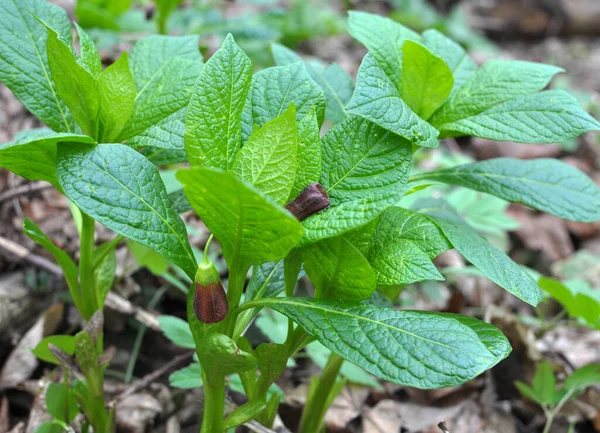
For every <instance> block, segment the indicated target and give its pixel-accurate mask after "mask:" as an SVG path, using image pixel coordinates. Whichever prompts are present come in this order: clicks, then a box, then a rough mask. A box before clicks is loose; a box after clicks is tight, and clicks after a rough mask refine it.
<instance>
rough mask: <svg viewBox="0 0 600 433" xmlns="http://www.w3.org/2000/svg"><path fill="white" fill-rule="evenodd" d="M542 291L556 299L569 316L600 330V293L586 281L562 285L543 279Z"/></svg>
mask: <svg viewBox="0 0 600 433" xmlns="http://www.w3.org/2000/svg"><path fill="white" fill-rule="evenodd" d="M538 283H539V285H540V287H541V288H542V290H543V291H544V292H546V293H548V294H549V295H550V296H551V297H552V298H553V299H555V300H556V301H557V302H558V303H559V304H560V305H561V306H562V307H563V308H564V309H565V311H566V312H567V313H568V315H569V316H570V317H571V318H573V319H575V320H576V323H581V324H583V325H585V326H588V327H590V328H592V329H598V330H600V292H598V290H594V289H592V288H591V287H590V286H588V284H587V283H586V282H585V281H581V280H570V281H565V282H564V283H561V282H560V281H558V280H555V279H553V278H547V277H542V278H540V280H539V281H538Z"/></svg>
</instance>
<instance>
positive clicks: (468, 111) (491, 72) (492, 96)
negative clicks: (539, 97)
mask: <svg viewBox="0 0 600 433" xmlns="http://www.w3.org/2000/svg"><path fill="white" fill-rule="evenodd" d="M562 71H563V70H562V69H561V68H558V67H556V66H552V65H544V64H542V63H532V62H524V61H521V60H497V59H492V60H488V61H487V62H486V63H485V64H484V65H483V66H482V67H481V68H479V69H478V70H477V72H475V74H474V75H473V76H471V77H470V78H469V79H468V80H467V81H466V82H465V83H464V84H463V86H462V87H461V88H460V89H458V90H457V91H456V92H454V93H453V94H452V96H451V97H450V98H448V100H447V101H446V103H445V104H444V105H442V107H441V108H440V109H439V110H438V111H437V112H436V113H435V114H434V115H433V117H432V118H431V119H430V122H431V123H432V124H433V126H435V127H436V128H438V129H444V130H447V129H449V128H448V127H447V126H445V125H446V124H447V123H452V122H455V121H458V120H460V119H465V118H468V117H471V116H475V115H476V114H479V113H481V112H483V111H485V110H487V109H488V108H491V107H493V106H495V105H497V104H499V103H501V102H505V101H509V100H511V99H513V98H516V97H517V96H523V95H528V94H530V93H534V92H537V91H538V90H541V89H543V88H544V87H546V86H547V85H548V83H549V82H550V80H551V79H552V77H553V76H554V75H556V74H557V73H559V72H562Z"/></svg>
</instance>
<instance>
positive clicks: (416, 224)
mask: <svg viewBox="0 0 600 433" xmlns="http://www.w3.org/2000/svg"><path fill="white" fill-rule="evenodd" d="M367 245H368V252H367V253H366V257H367V259H368V260H369V263H371V266H373V269H374V270H375V275H376V276H377V283H378V285H387V286H389V285H394V284H411V283H415V282H418V281H426V280H443V279H444V277H442V275H441V274H440V273H439V271H438V270H437V269H436V267H435V266H434V264H433V263H432V262H431V260H432V259H433V258H435V257H436V256H437V255H438V254H441V253H442V252H444V251H446V250H449V249H451V248H452V246H451V245H450V244H449V243H448V240H447V239H446V238H445V237H444V235H443V234H442V232H441V231H440V229H439V228H438V227H437V226H436V225H435V224H433V223H432V222H431V221H430V220H429V219H428V218H427V217H425V216H423V215H421V214H418V213H416V212H412V211H410V210H407V209H402V208H399V207H392V208H390V209H388V210H386V211H385V212H384V213H383V214H382V215H381V217H380V218H379V221H378V223H377V226H376V227H375V230H374V231H373V233H372V235H371V237H370V238H369V240H368V242H367Z"/></svg>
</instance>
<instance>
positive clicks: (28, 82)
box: [0, 0, 75, 132]
mask: <svg viewBox="0 0 600 433" xmlns="http://www.w3.org/2000/svg"><path fill="white" fill-rule="evenodd" d="M0 16H1V17H2V19H1V20H0V81H1V82H2V83H4V84H5V85H6V87H8V88H9V89H10V90H12V92H13V93H14V94H15V96H16V97H17V98H19V100H20V101H21V102H23V104H24V105H25V107H27V109H28V110H29V111H31V112H32V113H33V114H35V116H36V117H37V118H38V119H40V120H41V121H42V122H44V123H45V124H47V125H48V126H50V127H51V128H52V129H54V130H55V131H58V132H61V131H65V132H71V131H74V130H75V122H74V121H73V118H72V117H71V113H70V112H69V109H68V108H67V106H66V104H65V102H64V101H63V100H62V99H61V97H60V96H58V93H57V91H56V87H55V86H54V83H53V82H52V78H51V74H50V68H49V67H48V55H47V54H46V40H47V39H48V30H47V29H46V27H44V25H43V24H41V23H40V22H39V21H38V20H37V19H36V18H35V17H38V18H39V19H41V20H42V21H44V22H45V23H47V24H48V25H49V26H51V27H52V28H54V29H56V31H58V33H59V34H60V35H61V37H62V38H64V39H65V40H69V38H70V37H71V25H70V23H69V19H68V18H67V14H66V13H65V11H64V10H63V9H61V8H60V7H58V6H55V5H53V4H50V3H48V2H46V1H44V0H6V1H2V2H1V3H0Z"/></svg>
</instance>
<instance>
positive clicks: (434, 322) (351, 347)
mask: <svg viewBox="0 0 600 433" xmlns="http://www.w3.org/2000/svg"><path fill="white" fill-rule="evenodd" d="M248 305H249V306H264V307H269V308H272V309H274V310H276V311H279V312H280V313H282V314H285V315H286V316H288V317H289V318H291V319H292V320H294V321H295V322H297V323H298V324H299V325H300V326H302V327H303V328H304V329H305V330H306V332H308V333H309V334H310V335H312V336H314V337H316V338H317V339H318V340H319V341H320V342H321V343H322V344H323V345H324V346H325V347H327V348H328V349H330V350H331V351H332V352H334V353H337V354H338V355H340V356H342V357H344V358H345V359H347V360H348V361H350V362H353V363H355V364H357V365H358V366H360V367H362V368H364V369H365V370H366V371H368V372H369V373H371V374H373V375H375V376H377V377H379V378H381V379H384V380H388V381H390V382H394V383H398V384H402V385H407V386H414V387H416V388H422V389H435V388H442V387H445V386H453V385H458V384H460V383H463V382H466V381H467V380H470V379H472V378H473V377H475V376H477V375H479V374H480V373H482V372H483V371H485V370H486V369H488V368H491V367H493V366H494V365H496V364H497V363H498V362H499V361H501V360H502V359H504V358H505V357H506V356H507V355H508V354H509V353H510V345H509V343H508V340H507V339H506V337H504V335H502V333H501V332H500V331H499V330H498V329H496V328H495V327H493V326H492V325H489V324H487V323H485V322H480V321H478V320H476V319H472V318H470V317H465V316H458V315H455V314H443V313H431V312H425V311H398V310H392V309H389V308H381V307H377V306H374V305H369V304H350V303H340V302H332V301H321V300H317V299H312V298H275V299H263V300H259V301H254V302H251V303H249V304H248Z"/></svg>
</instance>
